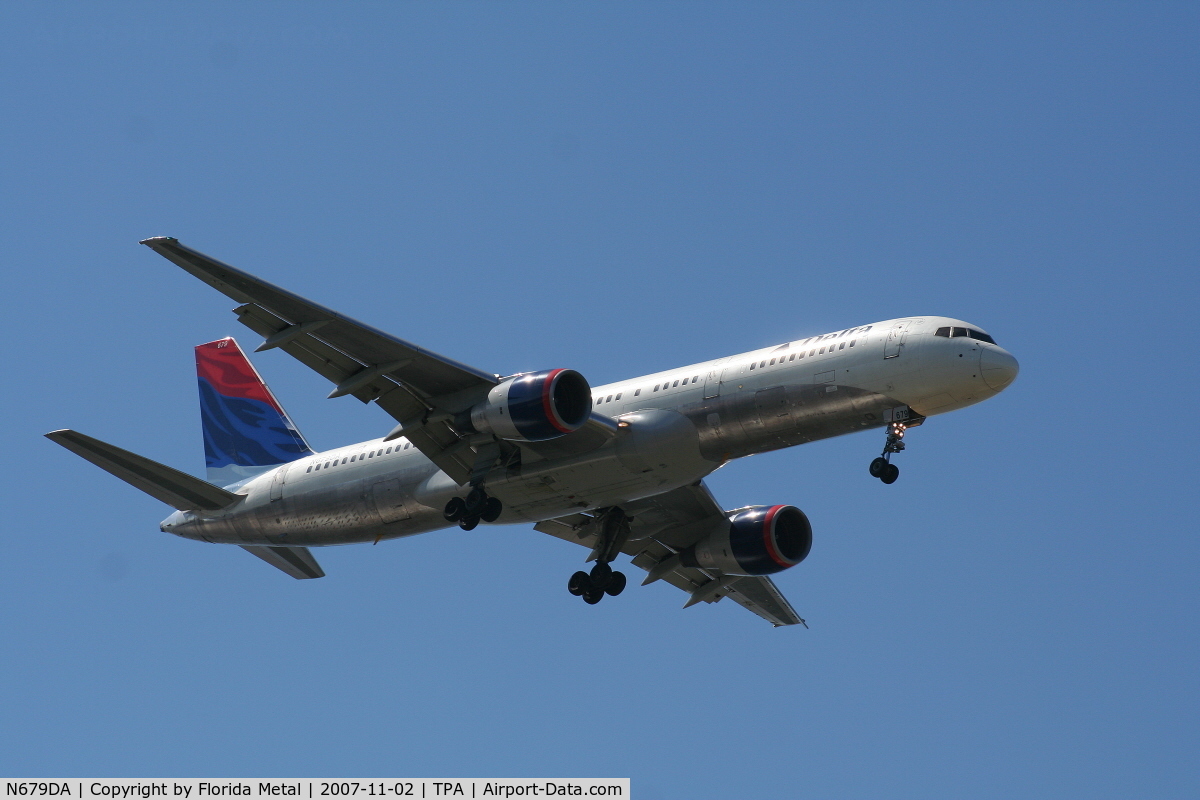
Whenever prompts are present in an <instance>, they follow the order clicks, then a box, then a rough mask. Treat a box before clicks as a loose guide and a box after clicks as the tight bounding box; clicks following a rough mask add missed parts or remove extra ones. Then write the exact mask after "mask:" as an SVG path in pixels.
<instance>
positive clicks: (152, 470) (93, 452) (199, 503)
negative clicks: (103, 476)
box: [46, 430, 241, 511]
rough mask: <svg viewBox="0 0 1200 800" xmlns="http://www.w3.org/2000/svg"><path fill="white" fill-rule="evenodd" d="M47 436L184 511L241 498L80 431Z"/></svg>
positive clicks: (223, 504)
mask: <svg viewBox="0 0 1200 800" xmlns="http://www.w3.org/2000/svg"><path fill="white" fill-rule="evenodd" d="M46 438H47V439H49V440H50V441H52V442H56V443H57V444H61V445H62V446H63V447H65V448H67V449H68V450H70V451H71V452H72V453H74V454H75V455H77V456H79V457H80V458H86V459H87V460H88V461H90V462H92V463H93V464H95V465H96V466H97V467H99V468H100V469H102V470H104V471H105V472H110V473H112V474H113V475H116V476H117V477H118V478H120V479H121V480H123V481H125V482H126V483H128V484H129V485H130V486H133V487H135V488H138V489H141V490H142V491H143V492H145V493H146V494H148V495H150V496H151V497H153V498H155V499H157V500H161V501H163V502H164V503H166V504H167V505H169V506H173V507H175V508H177V509H179V510H180V511H216V510H218V509H221V508H225V507H226V506H229V505H233V504H234V503H236V502H237V501H238V500H240V499H241V496H240V495H236V494H234V493H233V492H227V491H225V490H224V489H222V488H220V487H218V486H213V485H212V484H211V483H209V482H208V481H202V480H200V479H199V478H197V477H194V476H192V475H188V474H187V473H186V472H180V471H179V470H177V469H174V468H173V467H168V466H167V465H165V464H160V463H158V462H157V461H151V460H150V459H148V458H144V457H143V456H139V455H137V454H136V453H131V452H129V451H128V450H122V449H121V448H119V447H113V446H112V445H111V444H108V443H106V442H102V441H100V440H99V439H93V438H92V437H91V436H84V435H83V434H82V433H78V432H76V431H72V430H62V431H52V432H51V433H47V434H46Z"/></svg>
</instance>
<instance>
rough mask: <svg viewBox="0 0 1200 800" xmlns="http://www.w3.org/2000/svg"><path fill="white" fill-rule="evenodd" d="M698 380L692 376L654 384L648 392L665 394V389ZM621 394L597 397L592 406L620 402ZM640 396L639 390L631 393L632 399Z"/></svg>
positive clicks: (695, 376) (698, 378) (697, 376)
mask: <svg viewBox="0 0 1200 800" xmlns="http://www.w3.org/2000/svg"><path fill="white" fill-rule="evenodd" d="M699 380H700V376H699V375H693V376H692V377H690V378H680V379H678V380H676V381H675V382H674V383H672V382H671V381H665V382H663V383H656V384H654V388H653V389H651V390H650V391H651V392H657V391H660V390H661V391H664V392H665V391H666V390H667V389H674V388H676V387H678V386H687V385H688V384H689V383H693V384H694V383H696V382H697V381H699ZM622 394H623V392H617V394H616V395H615V396H614V395H611V394H610V395H608V396H607V397H604V396H600V397H597V398H596V400H595V403H594V404H595V405H603V404H604V403H611V402H613V401H614V400H620V399H621V395H622ZM641 394H642V390H641V389H635V390H634V392H633V396H634V397H640V396H641Z"/></svg>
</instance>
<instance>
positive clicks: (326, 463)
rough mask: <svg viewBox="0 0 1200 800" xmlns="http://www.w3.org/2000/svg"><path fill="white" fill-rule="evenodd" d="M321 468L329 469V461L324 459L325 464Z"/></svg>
mask: <svg viewBox="0 0 1200 800" xmlns="http://www.w3.org/2000/svg"><path fill="white" fill-rule="evenodd" d="M323 469H329V462H328V461H326V462H325V466H324V467H323Z"/></svg>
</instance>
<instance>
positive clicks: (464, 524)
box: [458, 517, 479, 531]
mask: <svg viewBox="0 0 1200 800" xmlns="http://www.w3.org/2000/svg"><path fill="white" fill-rule="evenodd" d="M478 524H479V517H463V518H462V519H460V520H459V521H458V527H460V528H462V529H463V530H464V531H473V530H475V526H476V525H478Z"/></svg>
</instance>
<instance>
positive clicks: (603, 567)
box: [591, 563, 613, 589]
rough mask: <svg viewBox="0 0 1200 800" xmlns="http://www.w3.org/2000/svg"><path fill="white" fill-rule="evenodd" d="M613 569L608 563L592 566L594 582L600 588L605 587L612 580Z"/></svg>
mask: <svg viewBox="0 0 1200 800" xmlns="http://www.w3.org/2000/svg"><path fill="white" fill-rule="evenodd" d="M612 577H613V570H612V567H610V566H609V565H608V564H604V563H600V564H597V565H596V566H594V567H592V575H591V578H592V583H593V584H594V585H595V586H596V588H598V589H603V588H604V587H605V586H607V585H608V582H609V581H610V580H612Z"/></svg>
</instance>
